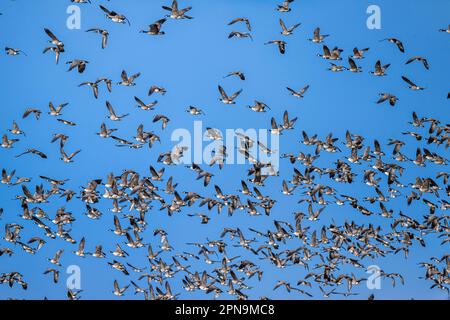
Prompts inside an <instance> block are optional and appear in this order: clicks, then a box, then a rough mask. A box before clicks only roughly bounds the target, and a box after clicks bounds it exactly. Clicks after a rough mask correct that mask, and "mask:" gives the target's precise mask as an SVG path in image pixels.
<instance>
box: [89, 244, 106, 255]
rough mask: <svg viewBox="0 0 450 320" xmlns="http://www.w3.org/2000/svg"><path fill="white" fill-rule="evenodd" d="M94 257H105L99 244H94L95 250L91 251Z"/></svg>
mask: <svg viewBox="0 0 450 320" xmlns="http://www.w3.org/2000/svg"><path fill="white" fill-rule="evenodd" d="M92 256H93V257H94V258H105V257H106V255H105V253H104V252H103V247H102V246H101V245H99V246H95V251H94V252H93V253H92Z"/></svg>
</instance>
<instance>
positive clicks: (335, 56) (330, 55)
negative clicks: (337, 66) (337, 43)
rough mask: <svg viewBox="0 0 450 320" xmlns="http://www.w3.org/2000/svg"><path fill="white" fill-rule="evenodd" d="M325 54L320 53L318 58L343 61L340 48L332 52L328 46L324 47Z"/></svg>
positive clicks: (335, 48)
mask: <svg viewBox="0 0 450 320" xmlns="http://www.w3.org/2000/svg"><path fill="white" fill-rule="evenodd" d="M322 49H323V54H320V53H318V54H317V56H319V57H321V58H323V59H325V60H342V58H341V52H342V49H339V48H338V47H334V48H333V50H331V51H330V49H329V48H328V46H326V45H324V46H323V47H322Z"/></svg>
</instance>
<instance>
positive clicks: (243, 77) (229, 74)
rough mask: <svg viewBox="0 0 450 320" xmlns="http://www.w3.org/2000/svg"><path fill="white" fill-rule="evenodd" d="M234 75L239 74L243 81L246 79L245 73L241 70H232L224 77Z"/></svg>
mask: <svg viewBox="0 0 450 320" xmlns="http://www.w3.org/2000/svg"><path fill="white" fill-rule="evenodd" d="M232 76H237V77H239V79H241V80H242V81H244V80H245V74H244V73H243V72H241V71H232V72H230V73H228V74H227V75H226V76H225V77H224V78H228V77H232Z"/></svg>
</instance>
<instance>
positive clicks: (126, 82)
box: [117, 70, 141, 87]
mask: <svg viewBox="0 0 450 320" xmlns="http://www.w3.org/2000/svg"><path fill="white" fill-rule="evenodd" d="M140 75H141V73H140V72H138V73H136V74H133V75H132V76H131V77H128V75H127V72H126V71H125V70H122V73H121V75H120V76H121V78H122V81H120V82H118V83H117V84H118V85H122V86H126V87H130V86H135V85H136V83H134V80H135V79H136V78H138V77H139V76H140Z"/></svg>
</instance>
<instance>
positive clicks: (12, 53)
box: [5, 47, 27, 56]
mask: <svg viewBox="0 0 450 320" xmlns="http://www.w3.org/2000/svg"><path fill="white" fill-rule="evenodd" d="M5 52H6V54H7V55H9V56H18V55H19V54H21V53H23V54H24V55H25V56H26V55H27V54H26V53H25V52H23V51H22V50H20V49H14V48H9V47H5Z"/></svg>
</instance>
